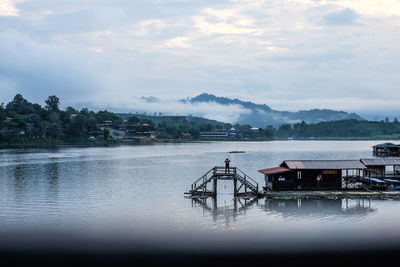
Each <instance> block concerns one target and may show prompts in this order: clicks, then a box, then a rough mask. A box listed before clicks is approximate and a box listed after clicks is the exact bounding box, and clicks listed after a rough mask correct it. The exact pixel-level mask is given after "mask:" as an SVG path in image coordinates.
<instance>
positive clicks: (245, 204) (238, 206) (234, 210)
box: [192, 198, 258, 224]
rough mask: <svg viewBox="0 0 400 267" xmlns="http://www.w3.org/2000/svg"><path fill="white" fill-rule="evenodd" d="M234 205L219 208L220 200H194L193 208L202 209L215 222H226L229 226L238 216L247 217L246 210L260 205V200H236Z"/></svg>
mask: <svg viewBox="0 0 400 267" xmlns="http://www.w3.org/2000/svg"><path fill="white" fill-rule="evenodd" d="M232 202H233V203H232V205H226V202H225V204H224V206H218V198H205V199H198V198H192V207H200V208H202V209H203V213H208V214H209V215H211V217H212V218H213V221H214V222H218V221H224V222H225V223H226V224H229V223H230V222H231V221H234V220H235V219H236V218H237V217H238V216H240V215H245V214H246V210H247V209H249V208H251V207H253V206H257V205H258V199H257V198H252V199H240V198H234V199H233V200H232Z"/></svg>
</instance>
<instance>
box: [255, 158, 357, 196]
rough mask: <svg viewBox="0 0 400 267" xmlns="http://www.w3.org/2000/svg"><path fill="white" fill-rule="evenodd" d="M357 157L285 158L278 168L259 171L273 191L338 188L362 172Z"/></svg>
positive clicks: (267, 186)
mask: <svg viewBox="0 0 400 267" xmlns="http://www.w3.org/2000/svg"><path fill="white" fill-rule="evenodd" d="M364 170H365V166H364V165H363V164H362V163H361V162H360V161H359V160H286V161H284V162H282V163H281V165H280V166H279V167H275V168H269V169H263V170H259V172H261V173H262V174H264V175H265V185H266V188H268V189H272V190H303V189H307V190H314V189H332V190H334V189H341V188H342V181H343V180H346V181H348V180H349V179H357V178H359V177H362V176H363V175H364Z"/></svg>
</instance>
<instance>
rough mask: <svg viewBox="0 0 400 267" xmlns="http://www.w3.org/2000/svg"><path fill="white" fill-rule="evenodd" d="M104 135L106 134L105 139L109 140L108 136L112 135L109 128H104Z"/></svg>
mask: <svg viewBox="0 0 400 267" xmlns="http://www.w3.org/2000/svg"><path fill="white" fill-rule="evenodd" d="M103 135H104V140H107V139H108V137H109V136H110V131H109V130H108V129H106V128H104V130H103Z"/></svg>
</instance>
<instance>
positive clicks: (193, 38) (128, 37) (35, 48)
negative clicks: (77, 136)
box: [0, 0, 400, 121]
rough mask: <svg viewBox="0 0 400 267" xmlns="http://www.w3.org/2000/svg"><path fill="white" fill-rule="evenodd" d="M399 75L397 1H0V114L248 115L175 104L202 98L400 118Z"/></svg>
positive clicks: (235, 108)
mask: <svg viewBox="0 0 400 267" xmlns="http://www.w3.org/2000/svg"><path fill="white" fill-rule="evenodd" d="M399 70H400V1H399V0H270V1H268V0H221V1H209V0H192V1H185V0H146V1H136V0H129V1H128V0H126V1H123V0H79V1H78V0H0V93H1V94H0V102H5V103H7V102H9V101H10V100H11V99H12V98H13V96H14V95H15V94H16V93H21V94H22V95H23V96H24V97H26V98H28V99H29V100H31V101H33V102H38V103H43V102H44V99H45V98H47V96H49V95H57V96H58V97H60V99H61V101H62V105H63V106H64V107H65V106H67V105H78V106H79V105H89V106H91V107H97V108H108V109H111V110H119V111H124V110H126V111H135V110H147V111H149V112H150V111H154V112H163V113H165V114H167V113H168V114H185V113H186V114H189V113H190V114H199V115H203V116H205V117H209V118H217V119H223V120H225V121H227V120H228V121H229V118H230V119H231V120H234V119H235V118H237V116H239V114H240V113H243V112H247V111H246V110H244V109H243V108H242V107H241V106H231V107H229V108H228V109H227V107H221V106H218V105H206V104H203V105H191V104H182V103H181V104H177V103H176V102H175V101H176V100H177V99H182V98H187V97H193V96H196V95H198V94H201V93H203V92H207V93H213V94H215V95H218V96H226V97H231V98H239V99H242V100H246V101H253V102H255V103H259V104H264V103H265V104H267V105H269V106H271V107H272V108H274V109H277V110H291V111H296V110H302V109H311V108H329V109H335V110H345V111H349V112H357V113H360V114H372V115H374V114H384V113H386V114H397V113H399V114H400V107H399V104H398V98H397V97H398V96H399V94H400V93H399V84H400V73H399ZM142 96H144V97H142ZM149 96H154V97H157V98H158V99H159V101H150V103H149V102H148V101H146V100H148V99H149V98H148V97H149ZM205 110H207V111H205Z"/></svg>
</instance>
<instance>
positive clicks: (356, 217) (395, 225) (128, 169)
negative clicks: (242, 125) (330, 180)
mask: <svg viewBox="0 0 400 267" xmlns="http://www.w3.org/2000/svg"><path fill="white" fill-rule="evenodd" d="M376 143H377V142H373V141H355V142H353V141H352V142H350V141H343V142H340V141H280V142H279V141H277V142H255V143H246V142H210V143H190V144H158V145H150V146H129V147H112V148H62V149H24V150H0V235H1V236H4V237H6V236H12V235H15V234H20V235H21V236H22V235H23V234H25V233H30V234H38V235H39V234H46V233H71V235H73V234H75V235H76V236H79V237H81V238H86V240H100V241H105V240H114V241H116V242H125V243H126V244H128V243H130V242H131V243H135V242H136V244H147V245H148V246H158V247H159V248H164V249H168V248H169V249H171V248H172V247H176V248H178V247H179V249H184V250H185V249H195V248H199V247H200V248H203V249H206V248H210V247H218V248H219V249H234V245H233V244H234V242H231V241H237V240H240V246H241V247H242V248H249V249H250V248H251V249H255V247H257V248H262V249H270V250H271V249H272V250H273V249H287V248H290V249H294V250H304V249H312V247H315V246H318V248H322V247H324V245H326V246H328V245H329V246H330V247H332V246H336V247H338V248H341V247H347V248H348V247H351V248H357V247H365V246H372V247H378V246H379V247H382V246H385V245H393V244H394V245H398V244H399V241H398V240H399V237H400V224H399V221H400V202H396V201H391V200H362V199H361V200H355V199H347V200H346V199H343V200H318V201H317V200H303V201H297V200H282V201H267V200H265V199H260V200H258V201H246V202H245V201H236V202H234V201H233V195H232V191H233V189H232V185H231V183H230V182H228V181H227V182H226V183H222V182H221V183H219V186H218V190H219V197H218V200H217V202H216V203H215V202H213V201H211V200H210V199H209V200H208V201H207V202H206V203H201V202H198V201H193V200H191V199H187V198H184V192H186V191H187V190H188V189H189V187H190V184H191V183H192V182H193V181H194V180H195V179H197V178H198V177H200V176H201V175H202V174H204V173H205V172H206V171H208V170H209V169H210V168H211V167H213V166H215V165H222V164H223V161H224V159H225V158H226V157H229V158H230V159H231V165H233V166H237V167H239V168H240V169H242V170H243V171H244V172H246V173H247V174H248V175H250V176H251V177H252V178H253V179H255V180H256V181H258V182H259V183H260V184H261V185H262V184H263V176H262V175H261V174H259V173H258V172H257V170H258V169H261V168H267V167H273V166H275V165H277V164H279V163H280V162H281V161H283V160H284V159H358V158H360V157H371V146H372V145H374V144H376ZM232 150H244V151H246V153H243V154H229V153H228V152H229V151H232ZM255 243H257V244H262V246H254V244H255ZM271 244H274V245H271ZM276 244H279V245H278V246H277V245H276ZM304 244H307V246H305V245H304ZM235 246H236V245H235Z"/></svg>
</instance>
